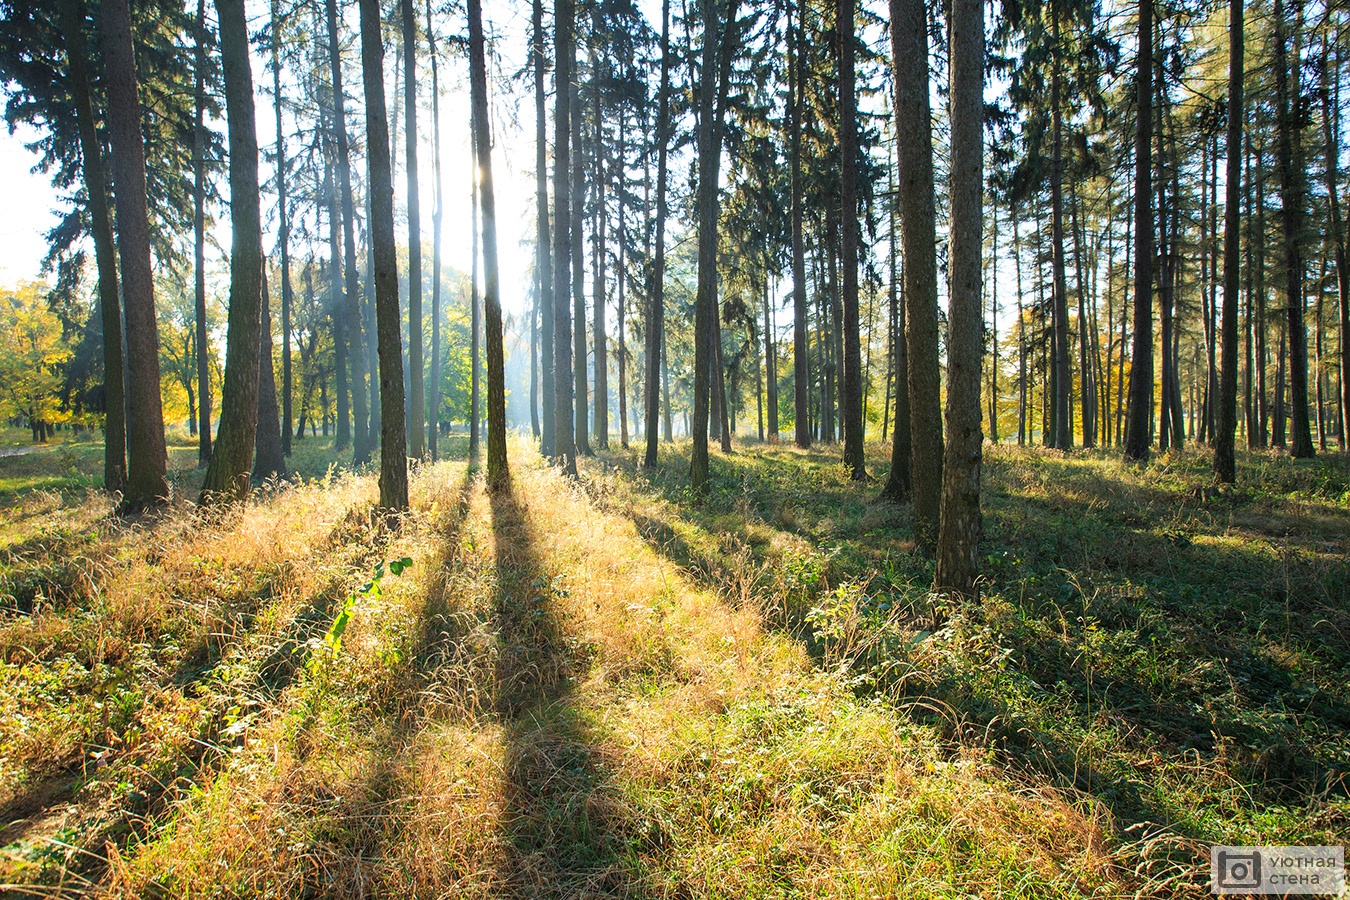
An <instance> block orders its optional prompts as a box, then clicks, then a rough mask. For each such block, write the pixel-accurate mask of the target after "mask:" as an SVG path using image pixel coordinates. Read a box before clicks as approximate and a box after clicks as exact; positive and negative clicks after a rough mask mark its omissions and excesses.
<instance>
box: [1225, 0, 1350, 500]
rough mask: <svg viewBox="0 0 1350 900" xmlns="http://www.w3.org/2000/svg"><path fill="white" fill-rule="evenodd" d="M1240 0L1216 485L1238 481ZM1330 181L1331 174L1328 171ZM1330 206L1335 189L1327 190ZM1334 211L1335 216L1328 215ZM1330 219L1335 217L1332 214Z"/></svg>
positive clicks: (1232, 22)
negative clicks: (1235, 447) (1236, 445)
mask: <svg viewBox="0 0 1350 900" xmlns="http://www.w3.org/2000/svg"><path fill="white" fill-rule="evenodd" d="M1242 3H1243V0H1230V2H1229V5H1228V8H1229V14H1228V163H1227V164H1228V168H1227V172H1226V175H1225V180H1226V182H1227V184H1226V186H1225V189H1224V209H1223V318H1222V322H1221V324H1220V329H1221V330H1222V332H1223V337H1222V341H1221V344H1222V350H1221V352H1222V355H1223V361H1222V368H1223V371H1222V373H1221V375H1220V378H1219V391H1218V393H1219V396H1218V401H1219V408H1218V416H1217V428H1216V431H1215V434H1214V477H1215V479H1216V480H1217V481H1218V482H1219V483H1220V484H1233V483H1234V482H1235V481H1236V480H1237V463H1236V460H1235V459H1234V445H1235V443H1236V435H1237V383H1238V275H1239V271H1238V269H1239V260H1238V253H1239V252H1240V240H1241V235H1240V228H1241V225H1240V222H1241V221H1242V220H1241V215H1242V211H1241V208H1240V203H1241V198H1242V119H1243V114H1244V106H1243V103H1242V64H1243V59H1242V55H1243V49H1244V47H1243V40H1242V26H1243V21H1242V19H1243V10H1242ZM1328 183H1329V184H1332V185H1334V183H1335V175H1334V174H1333V173H1328ZM1332 191H1333V193H1332V195H1331V196H1332V203H1333V205H1334V204H1335V193H1334V191H1335V188H1334V186H1333V188H1332ZM1333 215H1334V214H1333ZM1333 221H1334V218H1333Z"/></svg>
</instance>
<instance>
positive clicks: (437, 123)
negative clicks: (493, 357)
mask: <svg viewBox="0 0 1350 900" xmlns="http://www.w3.org/2000/svg"><path fill="white" fill-rule="evenodd" d="M538 2H539V0H536V4H535V5H536V6H537V5H538ZM427 55H428V56H430V57H431V134H432V146H433V150H432V153H433V155H434V156H435V163H434V169H433V173H434V174H433V176H432V177H433V178H434V179H435V185H434V188H435V190H434V192H433V193H434V196H435V200H434V202H435V204H436V205H435V208H434V209H433V210H432V213H431V233H432V238H431V392H430V393H431V403H430V407H431V408H430V409H429V410H428V416H427V418H428V419H429V420H430V431H429V432H428V433H427V449H428V450H429V451H430V452H431V458H432V459H433V460H436V459H439V458H440V454H439V449H440V448H439V443H440V441H439V438H440V434H441V218H442V215H443V213H444V212H445V206H444V197H443V194H442V185H441V76H440V65H439V63H438V61H437V59H436V30H435V28H434V27H433V24H432V21H431V0H427Z"/></svg>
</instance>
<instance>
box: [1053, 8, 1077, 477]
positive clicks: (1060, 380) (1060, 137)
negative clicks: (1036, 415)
mask: <svg viewBox="0 0 1350 900" xmlns="http://www.w3.org/2000/svg"><path fill="white" fill-rule="evenodd" d="M1056 9H1057V6H1056V4H1055V3H1051V4H1050V10H1051V13H1050V22H1051V29H1052V31H1053V40H1052V42H1051V46H1052V50H1051V53H1052V57H1051V62H1050V116H1051V123H1052V124H1051V131H1052V134H1051V139H1050V140H1051V150H1050V233H1051V234H1050V249H1051V253H1052V261H1051V271H1052V278H1053V287H1052V296H1051V301H1050V302H1051V305H1050V315H1051V322H1052V325H1053V328H1054V341H1053V345H1054V357H1055V358H1054V369H1053V374H1052V381H1053V383H1054V393H1055V396H1054V402H1053V403H1052V404H1051V406H1050V411H1051V414H1052V419H1051V421H1052V428H1053V432H1054V434H1053V436H1052V438H1051V446H1053V447H1054V448H1056V449H1057V450H1072V449H1073V426H1072V425H1071V424H1070V421H1069V415H1070V412H1069V407H1070V403H1069V395H1070V393H1071V388H1072V386H1073V381H1072V376H1071V375H1070V374H1069V291H1068V283H1067V282H1068V279H1067V278H1066V276H1065V264H1064V187H1063V185H1064V110H1063V108H1062V106H1063V99H1062V94H1063V90H1062V88H1061V82H1062V77H1061V75H1060V61H1059V55H1060V49H1061V48H1060V36H1059V18H1058V16H1057V15H1056V13H1055V10H1056Z"/></svg>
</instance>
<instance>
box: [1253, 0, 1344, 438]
mask: <svg viewBox="0 0 1350 900" xmlns="http://www.w3.org/2000/svg"><path fill="white" fill-rule="evenodd" d="M1234 2H1235V3H1236V2H1239V0H1234ZM1324 56H1325V58H1326V59H1327V64H1326V66H1325V67H1324V68H1323V70H1322V97H1321V100H1322V134H1323V137H1324V140H1325V144H1324V146H1325V148H1326V165H1325V166H1324V167H1323V171H1324V172H1325V173H1326V182H1327V198H1328V200H1327V206H1328V208H1329V211H1330V213H1331V242H1332V244H1331V246H1332V250H1333V252H1334V254H1335V259H1336V288H1337V295H1338V297H1339V299H1340V321H1339V326H1340V338H1341V342H1340V343H1341V353H1340V356H1341V359H1340V372H1341V398H1340V407H1341V409H1340V416H1339V420H1340V423H1339V426H1338V427H1339V429H1340V444H1341V450H1342V451H1344V450H1345V449H1347V443H1348V442H1350V429H1347V427H1346V421H1345V418H1346V416H1347V415H1350V262H1348V261H1347V259H1346V249H1345V226H1344V225H1343V224H1342V220H1341V203H1340V193H1339V191H1340V184H1339V181H1340V175H1339V173H1338V166H1339V160H1340V152H1341V151H1340V142H1339V139H1338V136H1339V134H1340V121H1339V119H1340V112H1339V106H1338V105H1336V104H1334V103H1333V101H1332V96H1331V90H1330V87H1329V85H1328V83H1327V82H1328V79H1329V75H1330V70H1331V68H1332V63H1331V54H1330V49H1329V48H1328V50H1327V52H1325V53H1324ZM1336 75H1337V80H1338V82H1339V76H1340V72H1339V71H1337V73H1336ZM1338 90H1339V88H1338Z"/></svg>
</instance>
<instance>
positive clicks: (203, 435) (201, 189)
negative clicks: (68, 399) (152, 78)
mask: <svg viewBox="0 0 1350 900" xmlns="http://www.w3.org/2000/svg"><path fill="white" fill-rule="evenodd" d="M196 25H197V35H196V38H197V47H196V57H195V63H194V66H193V82H194V84H193V107H194V114H193V115H194V118H193V128H192V238H193V256H192V259H193V273H194V285H193V289H194V301H195V307H196V334H197V398H198V403H197V418H198V422H197V464H198V465H199V466H204V465H206V464H207V463H208V462H210V461H211V369H210V362H209V359H208V357H209V355H210V354H209V353H208V351H207V337H206V66H207V61H206V0H197V22H196ZM119 340H120V338H119Z"/></svg>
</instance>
